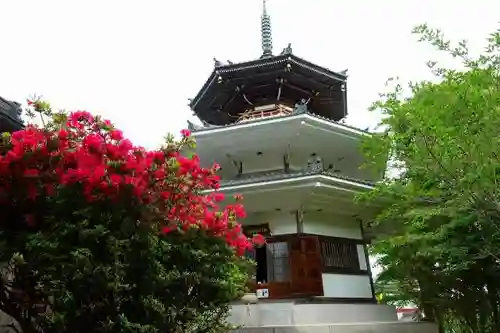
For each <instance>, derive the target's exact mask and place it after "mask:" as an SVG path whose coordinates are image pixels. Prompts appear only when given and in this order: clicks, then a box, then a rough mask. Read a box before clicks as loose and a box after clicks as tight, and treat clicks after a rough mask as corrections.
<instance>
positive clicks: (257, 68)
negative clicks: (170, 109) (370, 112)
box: [190, 0, 347, 125]
mask: <svg viewBox="0 0 500 333" xmlns="http://www.w3.org/2000/svg"><path fill="white" fill-rule="evenodd" d="M261 21H262V22H261V32H262V56H261V57H260V59H257V60H253V61H247V62H242V63H237V64H233V63H229V64H222V63H221V62H219V61H217V60H216V59H214V61H215V66H214V70H213V71H212V74H211V75H210V76H209V78H208V80H207V81H206V82H205V84H204V85H203V87H202V88H201V89H200V91H199V92H198V94H197V95H196V96H195V97H194V98H193V99H192V100H191V101H190V107H191V109H192V110H193V111H194V112H195V114H196V115H197V116H198V117H199V118H200V119H201V120H202V121H203V122H204V123H207V124H211V125H228V124H231V123H234V122H236V121H238V119H239V118H240V117H241V115H242V114H243V113H244V112H246V111H249V110H251V109H253V108H254V107H258V106H260V105H267V104H273V103H279V104H285V105H286V104H288V105H290V106H292V107H293V106H294V105H296V104H297V103H303V104H304V102H305V104H306V105H307V109H308V112H310V113H314V114H317V115H319V116H322V117H325V118H328V119H331V120H334V121H338V120H340V119H342V118H344V117H345V116H346V115H347V101H346V99H347V98H346V93H347V92H346V90H347V86H346V80H347V75H346V71H343V72H340V73H338V72H333V71H331V70H329V69H326V68H324V67H320V66H318V65H315V64H313V63H310V62H308V61H306V60H304V59H301V58H299V57H297V56H295V55H293V54H292V48H291V45H290V44H289V45H288V47H286V48H285V49H284V50H283V51H282V52H281V54H280V55H276V56H274V55H273V54H272V36H271V22H270V17H269V15H268V14H267V11H266V7H265V0H264V10H263V14H262V17H261Z"/></svg>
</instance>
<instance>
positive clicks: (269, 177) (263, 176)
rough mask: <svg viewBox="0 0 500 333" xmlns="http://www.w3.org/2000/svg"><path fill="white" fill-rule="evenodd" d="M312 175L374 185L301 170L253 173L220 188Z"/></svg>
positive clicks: (232, 180)
mask: <svg viewBox="0 0 500 333" xmlns="http://www.w3.org/2000/svg"><path fill="white" fill-rule="evenodd" d="M314 175H324V176H329V177H333V178H338V179H342V180H347V181H351V182H355V183H359V184H363V185H369V186H373V185H375V183H374V182H372V181H369V180H361V179H357V178H354V177H349V176H345V175H342V174H340V173H338V172H333V171H329V170H302V171H289V172H285V170H273V171H265V172H255V173H248V174H242V175H239V176H237V177H236V178H233V179H224V178H223V179H222V182H221V185H222V186H228V185H244V184H251V183H258V182H265V181H273V180H281V179H293V178H299V177H305V176H314Z"/></svg>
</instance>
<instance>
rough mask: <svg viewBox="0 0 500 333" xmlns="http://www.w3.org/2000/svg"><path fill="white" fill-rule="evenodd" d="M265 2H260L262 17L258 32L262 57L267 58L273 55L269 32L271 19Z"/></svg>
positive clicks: (271, 39)
mask: <svg viewBox="0 0 500 333" xmlns="http://www.w3.org/2000/svg"><path fill="white" fill-rule="evenodd" d="M266 2H267V0H262V16H261V18H260V25H261V26H260V30H261V35H262V57H261V58H267V57H272V55H273V36H272V31H271V17H270V16H269V15H268V14H267V8H266Z"/></svg>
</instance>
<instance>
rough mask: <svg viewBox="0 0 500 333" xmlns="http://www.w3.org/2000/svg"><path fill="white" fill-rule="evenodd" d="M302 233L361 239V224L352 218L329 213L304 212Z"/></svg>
mask: <svg viewBox="0 0 500 333" xmlns="http://www.w3.org/2000/svg"><path fill="white" fill-rule="evenodd" d="M304 233H306V234H314V235H322V236H331V237H342V238H350V239H363V235H362V233H361V226H360V225H359V223H358V222H357V221H355V220H354V219H353V218H346V217H338V216H332V215H330V214H322V213H311V214H304Z"/></svg>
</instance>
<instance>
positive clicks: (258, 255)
mask: <svg viewBox="0 0 500 333" xmlns="http://www.w3.org/2000/svg"><path fill="white" fill-rule="evenodd" d="M255 261H256V263H257V267H256V272H255V281H256V282H257V283H258V284H259V283H266V282H267V281H268V272H267V246H266V245H264V246H262V247H258V248H256V249H255Z"/></svg>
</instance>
